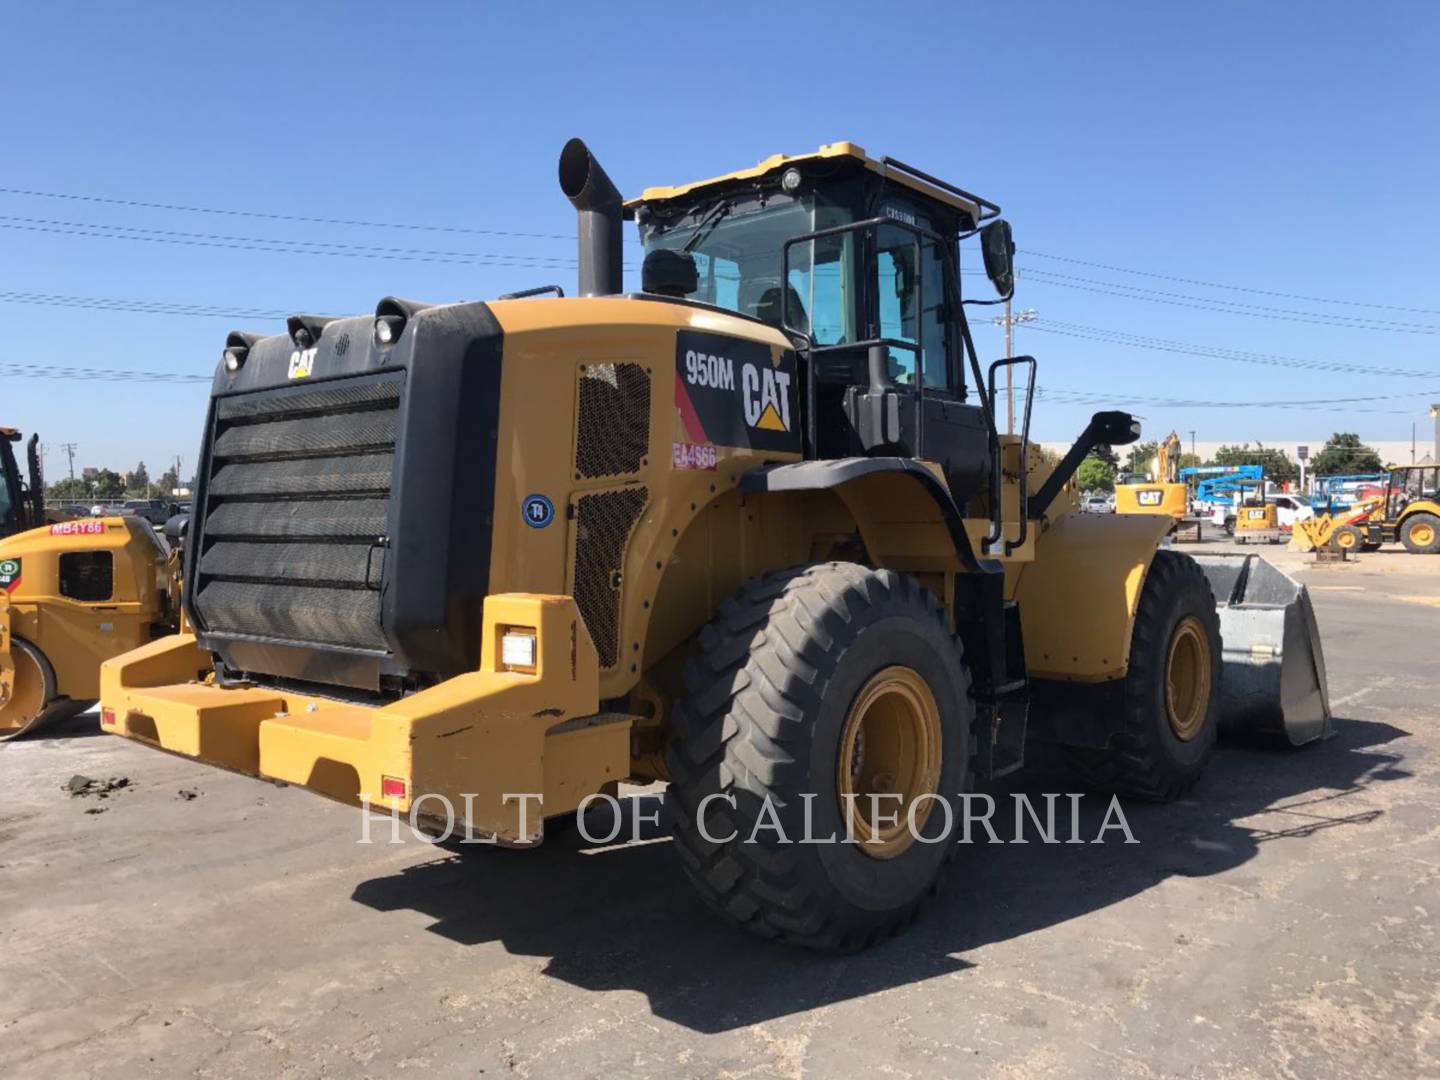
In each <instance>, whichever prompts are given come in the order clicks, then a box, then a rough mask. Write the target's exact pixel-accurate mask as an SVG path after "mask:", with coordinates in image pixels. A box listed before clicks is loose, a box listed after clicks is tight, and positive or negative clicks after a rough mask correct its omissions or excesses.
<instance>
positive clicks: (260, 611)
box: [195, 377, 402, 649]
mask: <svg viewBox="0 0 1440 1080" xmlns="http://www.w3.org/2000/svg"><path fill="white" fill-rule="evenodd" d="M401 388H402V383H401V381H400V380H399V379H396V378H393V377H391V378H385V379H363V380H359V379H357V380H346V381H345V382H344V383H337V384H331V385H329V386H318V387H314V388H310V389H307V390H306V391H304V392H302V393H295V392H294V391H292V390H290V389H289V388H286V389H284V390H271V391H261V392H259V393H255V394H246V395H243V396H238V397H234V398H222V399H221V400H220V401H219V402H218V403H217V405H216V409H215V430H214V432H213V439H212V443H211V456H210V476H209V482H208V485H207V490H206V496H207V497H206V517H205V521H204V522H203V524H202V527H201V531H200V533H199V534H198V537H199V542H200V545H201V552H200V561H199V566H198V571H197V574H196V578H195V582H196V592H195V607H196V610H197V612H198V613H199V615H200V617H201V619H202V620H203V621H204V623H205V628H206V630H207V631H210V632H213V633H219V634H227V633H229V634H243V635H249V636H258V637H267V638H279V639H282V640H286V641H297V642H306V643H312V644H324V645H345V646H350V647H353V648H365V649H383V648H385V646H386V642H385V637H384V634H383V633H382V631H381V625H380V579H381V571H382V570H383V567H384V556H385V548H384V544H385V535H386V531H387V520H388V516H389V509H390V485H391V477H392V473H393V470H394V464H395V433H396V421H397V418H398V409H399V404H400V392H401Z"/></svg>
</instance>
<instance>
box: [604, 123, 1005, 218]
mask: <svg viewBox="0 0 1440 1080" xmlns="http://www.w3.org/2000/svg"><path fill="white" fill-rule="evenodd" d="M840 157H851V158H855V159H856V160H857V161H861V162H863V163H864V165H865V167H866V168H867V169H872V170H874V171H875V172H878V173H881V174H883V175H884V176H885V177H886V178H887V179H890V180H894V181H895V182H896V183H899V184H902V185H903V186H905V187H908V188H911V189H913V190H915V191H918V192H919V193H920V194H922V195H924V196H925V197H926V198H928V199H934V200H935V201H936V202H941V203H944V204H945V205H946V206H953V207H955V208H956V209H957V210H963V211H965V212H966V213H968V214H969V215H970V216H971V218H973V219H974V220H976V221H979V220H980V207H979V206H977V205H976V204H975V203H973V202H971V201H970V200H969V199H962V198H960V196H958V195H955V194H954V193H952V192H949V191H945V190H943V189H942V188H937V187H934V186H933V185H931V184H927V183H925V181H923V180H921V179H920V178H919V177H915V176H911V175H909V174H908V173H903V172H900V171H899V170H891V169H887V168H886V167H885V163H884V162H883V161H877V160H876V159H875V158H872V157H871V156H870V155H869V154H867V153H865V149H864V147H861V146H858V145H857V144H855V143H852V142H833V143H826V144H825V145H824V146H822V147H820V148H819V149H818V150H815V151H813V152H811V153H808V154H795V155H787V154H771V155H770V156H769V157H767V158H765V159H764V160H763V161H761V162H758V163H757V164H755V165H753V166H751V167H750V168H748V169H738V170H736V171H735V172H731V173H725V174H724V175H723V176H712V177H710V178H709V179H708V180H696V181H694V182H692V183H689V184H679V185H677V186H675V187H648V188H646V189H645V190H644V191H643V192H641V194H640V197H639V198H638V199H629V200H627V201H626V203H625V208H626V209H627V210H629V209H633V208H634V207H636V206H639V205H640V204H641V203H647V202H663V201H664V200H666V199H679V198H683V197H684V196H686V195H689V194H690V193H692V192H695V191H699V190H700V189H701V188H707V187H712V186H714V185H716V184H726V183H730V182H731V181H734V180H754V179H757V178H758V177H761V176H765V175H767V174H769V173H772V172H775V171H777V170H779V169H783V168H785V167H787V166H789V165H798V164H801V163H802V162H806V161H823V160H825V159H827V158H840Z"/></svg>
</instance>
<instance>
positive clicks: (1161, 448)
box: [1115, 431, 1202, 541]
mask: <svg viewBox="0 0 1440 1080" xmlns="http://www.w3.org/2000/svg"><path fill="white" fill-rule="evenodd" d="M1180 453H1181V443H1180V435H1179V434H1178V433H1177V432H1174V431H1172V432H1170V434H1169V435H1167V436H1165V438H1164V439H1163V440H1161V442H1160V443H1159V445H1158V446H1157V447H1156V449H1155V458H1154V460H1153V461H1152V462H1151V465H1150V477H1149V479H1148V480H1140V479H1136V480H1131V481H1130V482H1128V483H1122V484H1117V485H1116V486H1115V512H1116V513H1117V514H1164V515H1166V516H1167V517H1169V518H1171V519H1172V520H1173V521H1174V523H1175V524H1174V527H1173V530H1172V533H1171V536H1172V538H1173V539H1175V540H1196V541H1198V540H1199V539H1200V538H1201V537H1200V530H1201V527H1202V526H1201V519H1200V518H1198V517H1194V516H1193V515H1191V513H1190V497H1189V488H1188V486H1187V485H1186V484H1185V483H1183V482H1182V481H1181V480H1180Z"/></svg>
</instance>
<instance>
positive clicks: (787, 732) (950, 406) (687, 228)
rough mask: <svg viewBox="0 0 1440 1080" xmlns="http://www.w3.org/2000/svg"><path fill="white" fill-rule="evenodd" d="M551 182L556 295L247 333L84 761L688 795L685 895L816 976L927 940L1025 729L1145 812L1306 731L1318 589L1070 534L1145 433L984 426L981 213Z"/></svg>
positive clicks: (851, 182)
mask: <svg viewBox="0 0 1440 1080" xmlns="http://www.w3.org/2000/svg"><path fill="white" fill-rule="evenodd" d="M559 179H560V186H561V188H562V190H563V191H564V193H565V194H566V195H567V196H568V197H569V199H570V201H571V202H572V203H573V204H574V206H575V207H576V209H577V211H578V213H579V235H580V245H579V252H580V259H579V262H580V291H581V293H582V295H581V296H579V297H566V296H564V295H563V293H562V290H561V289H560V288H558V287H555V286H549V287H544V288H540V289H530V290H525V291H524V292H523V293H517V294H513V295H510V296H507V297H501V298H499V299H496V300H493V301H489V302H478V301H477V302H470V303H458V304H443V305H428V304H423V303H417V302H414V301H409V300H402V299H398V298H394V297H389V298H386V299H384V300H382V301H380V303H379V304H378V305H377V307H376V309H375V311H374V313H373V314H367V315H361V316H355V317H351V318H328V317H318V316H308V315H303V314H302V315H296V316H294V317H292V318H291V319H290V320H289V324H288V327H287V332H286V333H284V334H278V335H270V336H264V335H257V334H249V333H244V332H235V333H232V334H231V335H230V336H229V338H228V339H227V342H226V345H225V348H224V351H223V354H222V358H221V361H220V363H219V365H218V366H217V369H216V372H215V378H214V383H213V387H212V393H211V400H210V407H209V413H208V416H207V417H206V420H205V429H204V436H203V443H202V456H201V461H200V467H199V479H198V488H197V492H196V503H195V511H194V515H193V517H192V519H191V527H190V532H189V535H188V539H187V550H186V557H185V588H184V591H183V595H184V598H185V606H186V615H187V619H188V621H189V624H190V626H191V627H192V629H191V630H190V632H185V633H180V634H178V635H175V636H173V637H169V638H166V639H163V640H159V641H155V642H152V643H150V644H148V645H145V646H143V647H141V648H139V649H137V650H136V651H134V652H132V653H129V654H127V655H126V656H123V657H120V658H117V659H115V660H112V661H110V662H109V663H107V664H106V665H105V667H104V671H103V674H102V678H101V683H102V686H101V723H102V724H103V725H104V726H105V728H106V729H107V730H109V731H112V732H114V733H116V734H119V735H124V736H128V737H130V738H132V739H136V740H139V741H141V742H145V743H149V744H153V745H156V746H159V747H162V748H164V749H166V750H170V751H173V752H176V753H180V754H187V755H191V756H194V757H197V758H200V759H203V760H206V761H209V762H212V763H214V764H216V765H220V766H223V767H226V768H229V769H234V770H238V771H240V772H243V773H249V774H254V775H258V776H262V777H267V778H271V779H274V780H282V781H287V782H290V783H293V784H297V785H304V786H306V787H309V788H311V789H313V790H314V791H316V792H319V793H322V794H325V795H328V796H331V797H333V798H337V799H341V800H344V801H346V802H350V803H363V804H368V805H369V806H371V807H373V808H378V809H380V810H382V811H383V810H391V811H394V812H396V813H399V814H411V815H413V816H414V818H415V819H417V820H419V821H420V822H422V823H423V824H425V825H426V826H427V827H428V828H431V829H433V830H436V831H442V832H443V831H445V829H446V828H448V827H449V826H450V825H451V824H453V822H452V815H453V816H454V817H458V818H459V819H460V827H461V828H463V829H464V830H465V832H466V833H468V834H470V835H472V836H476V837H489V838H494V839H495V840H497V841H498V842H501V843H504V844H509V845H517V846H523V845H529V844H534V843H535V842H537V841H539V840H540V839H541V838H542V837H543V833H544V827H545V824H544V823H545V820H546V819H552V820H553V819H556V818H559V817H561V816H563V815H568V814H573V813H574V812H575V811H576V810H577V809H578V808H580V807H581V806H582V805H583V804H584V803H586V801H587V800H589V799H590V798H592V797H594V796H596V795H597V794H598V793H606V792H610V791H612V790H613V789H614V786H615V785H616V784H617V782H619V781H622V780H625V779H627V778H628V779H635V780H642V781H649V780H665V781H669V788H668V792H667V803H668V818H669V820H670V823H671V828H672V830H673V835H674V839H675V847H676V850H677V852H678V854H679V856H680V861H681V863H682V865H683V867H684V870H685V872H686V874H687V875H688V876H689V877H690V879H691V880H692V881H693V882H694V884H695V886H696V887H697V888H698V889H699V891H700V893H701V895H702V896H703V897H704V898H705V899H706V901H707V902H708V903H709V904H710V905H711V906H712V907H714V908H715V909H716V910H717V911H719V912H721V913H723V914H724V915H725V916H727V917H728V918H731V919H733V920H734V921H736V922H737V923H740V924H741V925H743V926H745V927H747V928H748V929H750V930H752V931H754V932H756V933H759V934H763V935H766V936H770V937H776V938H781V939H784V940H786V941H790V942H793V943H797V944H801V945H806V946H812V947H817V948H829V949H849V948H858V947H862V946H864V945H866V944H868V943H870V942H873V941H875V940H877V939H879V938H881V937H884V936H885V935H887V934H890V933H892V932H894V931H895V930H897V929H898V928H900V927H902V926H904V925H905V924H906V923H907V922H908V920H909V919H911V918H912V917H913V915H914V913H915V911H916V910H917V908H918V906H919V905H920V904H921V903H922V901H923V900H924V899H925V898H926V897H927V896H929V895H930V894H931V893H932V892H933V887H934V886H935V884H936V881H937V877H938V876H939V874H940V872H941V867H942V865H943V864H944V862H945V861H946V859H947V858H948V857H949V855H950V854H951V853H952V852H953V851H954V843H953V840H954V838H953V837H947V835H946V833H947V828H948V824H949V823H950V822H952V821H953V820H954V819H955V814H956V813H957V812H958V809H957V808H958V806H959V804H960V801H961V797H962V795H963V794H964V793H965V792H967V791H968V790H969V789H970V788H971V785H972V784H973V783H974V782H975V780H976V778H977V777H984V778H991V777H996V776H1000V775H1003V774H1005V773H1007V772H1009V771H1011V770H1013V769H1015V768H1017V767H1019V766H1020V765H1021V764H1022V762H1023V759H1024V751H1025V745H1026V741H1027V738H1035V739H1049V740H1051V741H1054V742H1058V743H1060V744H1061V745H1062V746H1064V747H1065V748H1066V752H1067V753H1068V754H1069V756H1070V758H1071V760H1072V762H1073V763H1074V764H1075V765H1076V767H1077V768H1079V769H1081V770H1082V771H1083V772H1084V774H1085V775H1086V776H1087V777H1089V778H1091V779H1092V780H1093V781H1094V782H1095V783H1097V784H1101V785H1104V786H1105V787H1107V788H1109V789H1112V790H1116V791H1122V792H1127V793H1131V794H1135V795H1139V796H1143V797H1149V798H1162V799H1163V798H1171V797H1174V796H1176V795H1178V794H1180V793H1181V792H1183V791H1185V790H1186V789H1188V788H1189V787H1190V786H1191V785H1192V784H1194V783H1195V781H1196V779H1197V778H1198V777H1199V775H1200V773H1201V771H1202V770H1203V768H1204V766H1205V762H1206V760H1207V758H1208V757H1209V756H1210V752H1211V748H1212V746H1213V744H1214V741H1215V737H1216V730H1217V727H1218V726H1219V723H1220V721H1221V720H1222V719H1229V720H1234V721H1235V722H1237V723H1240V724H1243V725H1245V726H1250V727H1269V728H1273V729H1275V730H1279V731H1281V732H1283V733H1284V734H1285V735H1287V736H1288V737H1289V738H1290V739H1291V741H1293V742H1296V743H1299V742H1305V741H1308V740H1309V739H1312V738H1317V737H1320V736H1323V735H1324V734H1325V733H1326V732H1327V731H1328V729H1329V724H1330V714H1329V708H1328V704H1327V699H1326V690H1325V678H1324V664H1323V659H1322V656H1321V651H1320V643H1319V640H1318V635H1317V634H1316V631H1315V625H1314V618H1313V614H1312V613H1311V609H1310V605H1309V600H1308V597H1307V596H1306V594H1305V592H1304V590H1303V588H1301V587H1299V586H1296V585H1295V584H1294V583H1293V582H1290V581H1289V579H1288V578H1285V577H1284V575H1281V574H1279V573H1278V572H1277V571H1274V570H1273V569H1271V568H1269V567H1267V566H1266V565H1265V564H1264V563H1263V562H1262V561H1260V560H1259V559H1257V558H1254V557H1253V556H1252V557H1243V556H1241V557H1233V558H1224V557H1216V558H1211V559H1209V560H1206V561H1205V562H1201V561H1198V560H1195V559H1192V558H1190V557H1188V556H1186V555H1183V554H1180V553H1177V552H1173V551H1169V550H1160V545H1161V539H1162V537H1163V536H1164V534H1165V532H1166V531H1167V530H1168V528H1169V527H1170V523H1169V521H1168V519H1164V518H1161V517H1157V516H1153V515H1124V516H1105V517H1100V516H1089V515H1083V514H1080V513H1079V512H1078V511H1077V499H1076V495H1075V491H1074V485H1073V483H1072V482H1071V478H1072V477H1073V475H1074V472H1075V470H1076V468H1077V467H1078V466H1079V464H1080V462H1081V460H1082V459H1083V458H1084V457H1085V455H1086V454H1087V453H1088V452H1089V451H1090V449H1091V448H1092V447H1094V446H1095V445H1097V444H1100V443H1105V444H1109V445H1123V444H1126V443H1128V442H1131V441H1133V440H1134V439H1135V438H1137V437H1138V435H1139V425H1138V423H1136V422H1135V421H1134V420H1133V419H1132V418H1131V417H1130V416H1129V415H1127V414H1124V413H1119V412H1102V413H1099V414H1097V415H1096V416H1095V417H1094V419H1093V420H1092V421H1091V422H1090V424H1089V425H1088V426H1087V428H1086V429H1085V431H1084V432H1083V433H1082V434H1081V436H1080V438H1079V439H1078V440H1077V441H1076V443H1075V444H1074V446H1073V447H1072V448H1071V450H1070V451H1069V452H1068V453H1067V454H1066V455H1065V456H1064V458H1063V459H1062V460H1061V461H1060V463H1059V464H1058V465H1057V466H1056V467H1054V468H1053V469H1051V468H1048V467H1046V466H1044V465H1043V464H1042V462H1041V456H1040V454H1039V452H1038V447H1036V446H1034V445H1032V444H1031V443H1030V441H1029V437H1028V432H1029V414H1030V399H1029V395H1027V397H1026V402H1025V410H1024V416H1025V419H1024V423H1023V425H1022V429H1021V433H1020V434H1019V435H1018V436H1013V437H1012V436H1002V435H1001V434H999V433H998V432H997V429H996V424H995V414H994V411H993V407H992V403H993V401H994V392H995V385H996V375H997V373H1002V372H1003V369H1005V368H1012V369H1014V368H1020V369H1022V371H1021V374H1022V376H1024V377H1025V381H1026V382H1027V384H1028V385H1029V386H1032V387H1033V385H1034V370H1035V361H1034V360H1033V359H1031V358H1029V357H1013V358H1006V359H1004V360H1001V361H997V362H995V363H993V364H991V365H990V366H989V367H988V369H984V368H982V367H981V365H980V363H979V361H978V360H977V358H976V354H975V349H974V346H973V343H972V342H971V338H970V331H969V327H968V324H967V320H966V317H965V307H966V305H967V304H968V303H972V302H974V301H972V300H970V299H968V298H966V297H963V296H962V295H961V292H960V282H961V278H960V276H959V273H958V272H957V264H958V260H959V251H960V242H961V240H963V239H966V238H971V237H975V238H977V239H978V244H979V247H980V249H981V252H982V257H983V261H984V265H985V269H986V272H987V274H988V276H989V278H990V280H991V281H992V282H993V283H994V284H995V286H996V288H997V290H998V291H999V293H1000V294H1001V295H1009V294H1010V293H1011V291H1012V288H1013V268H1012V253H1013V250H1014V249H1013V244H1012V241H1011V238H1010V228H1009V225H1008V224H1006V223H1005V222H1004V221H1003V220H1001V219H1000V218H999V217H998V215H999V207H997V206H996V205H994V204H993V203H991V202H988V201H987V200H985V199H982V198H980V197H978V196H975V195H972V194H970V193H969V192H967V191H965V190H963V189H961V188H958V187H955V186H953V185H951V184H949V183H946V182H945V181H943V180H940V179H938V178H936V177H934V176H932V175H929V174H927V173H925V172H922V171H920V170H919V169H916V168H914V167H912V166H910V165H907V164H905V163H903V162H900V161H897V160H895V159H893V158H875V157H872V156H870V155H868V154H866V153H865V152H864V151H863V150H861V149H860V148H859V147H857V146H855V145H854V144H851V143H834V144H830V145H827V146H823V147H821V148H820V149H819V150H818V151H816V152H814V153H809V154H802V155H798V156H791V157H786V156H781V155H777V156H775V157H771V158H767V159H766V160H764V161H762V162H760V163H759V164H758V165H756V166H755V167H753V168H749V169H744V170H741V171H739V172H735V173H730V174H727V175H725V176H720V177H716V178H714V179H710V180H704V181H700V182H698V183H691V184H684V185H679V186H674V187H654V188H649V189H647V190H645V191H644V192H643V193H642V194H641V195H640V197H639V198H636V199H633V200H631V201H629V202H623V201H622V199H621V197H620V195H619V193H618V192H617V190H616V189H615V187H614V185H613V184H612V183H611V181H610V180H609V178H608V177H607V176H606V174H605V172H604V170H603V169H601V167H600V166H599V164H598V163H597V162H596V160H595V159H594V157H593V156H592V155H591V153H590V152H589V150H588V149H587V148H586V147H585V145H584V143H582V142H580V141H579V140H572V141H571V142H570V143H568V144H567V145H566V147H565V149H564V151H563V153H562V154H561V158H560V165H559ZM626 218H629V219H631V220H633V221H634V222H635V224H636V225H637V227H638V229H639V234H640V240H641V242H642V243H643V245H644V258H643V263H642V268H641V291H640V292H638V293H631V294H622V292H621V290H622V284H621V236H622V228H623V222H624V219H626ZM547 293H553V294H554V295H546V294H547ZM1282 674H1283V676H1284V678H1283V679H1282V678H1281V675H1282ZM771 822H773V823H774V824H776V825H778V826H779V829H776V828H773V827H771V825H770V824H769V823H771ZM801 836H811V837H813V838H816V839H817V840H819V841H820V842H816V843H809V844H799V843H791V844H787V843H783V842H782V840H783V839H784V838H790V839H794V838H797V837H801ZM937 840H938V841H944V842H938V843H937V842H934V841H937ZM827 841H833V842H827Z"/></svg>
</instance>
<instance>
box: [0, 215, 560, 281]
mask: <svg viewBox="0 0 1440 1080" xmlns="http://www.w3.org/2000/svg"><path fill="white" fill-rule="evenodd" d="M0 229H12V230H18V231H22V232H40V233H52V234H57V235H62V236H83V237H88V238H90V239H99V240H135V241H144V242H147V243H157V244H179V245H181V246H185V247H212V248H223V249H225V250H229V251H264V252H270V253H274V254H281V255H329V256H336V257H344V258H356V259H396V260H400V261H405V262H437V263H461V264H465V265H472V266H512V267H521V268H528V269H551V270H562V269H572V268H573V267H574V266H575V265H576V260H574V259H560V258H552V257H550V256H538V255H513V254H509V253H504V252H486V251H432V250H428V249H425V248H386V247H378V246H371V245H362V244H337V243H331V242H328V241H310V240H275V239H271V238H269V237H255V236H226V235H223V234H216V233H188V232H181V231H178V230H173V229H145V228H140V227H138V226H133V225H92V224H89V223H86V222H80V221H52V220H49V219H46V218H25V217H14V216H9V215H0Z"/></svg>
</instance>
